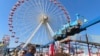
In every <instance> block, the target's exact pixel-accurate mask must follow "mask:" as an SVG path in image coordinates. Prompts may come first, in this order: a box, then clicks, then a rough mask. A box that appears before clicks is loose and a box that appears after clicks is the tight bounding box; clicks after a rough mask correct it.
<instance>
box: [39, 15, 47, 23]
mask: <svg viewBox="0 0 100 56" xmlns="http://www.w3.org/2000/svg"><path fill="white" fill-rule="evenodd" d="M40 19H41V21H42V22H43V23H47V22H48V16H46V15H42V16H41V17H40Z"/></svg>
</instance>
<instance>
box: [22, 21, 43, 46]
mask: <svg viewBox="0 0 100 56" xmlns="http://www.w3.org/2000/svg"><path fill="white" fill-rule="evenodd" d="M41 25H42V22H41V23H40V24H39V25H38V26H37V28H36V29H35V31H33V33H32V35H31V36H30V37H29V39H28V40H27V41H26V43H25V45H24V46H23V48H25V47H26V46H27V44H28V43H29V42H30V41H31V40H32V38H33V37H34V35H35V34H36V32H37V31H38V30H39V28H40V26H41Z"/></svg>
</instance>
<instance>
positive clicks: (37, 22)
mask: <svg viewBox="0 0 100 56" xmlns="http://www.w3.org/2000/svg"><path fill="white" fill-rule="evenodd" d="M99 22H100V17H98V18H96V19H93V20H91V21H88V22H82V21H81V18H80V15H78V14H77V20H76V21H75V22H71V21H70V16H69V13H68V12H67V10H66V9H65V8H64V7H63V6H62V4H61V3H60V2H58V1H57V0H19V1H18V2H17V3H16V4H15V5H14V6H13V8H12V10H11V13H10V16H9V24H8V25H9V31H10V32H11V33H12V37H14V38H16V43H18V39H20V38H21V37H23V38H26V37H27V38H28V39H27V41H26V42H25V45H24V46H23V48H24V47H26V46H27V44H28V43H30V42H31V41H32V39H33V38H35V37H36V36H35V35H37V33H39V36H38V37H42V38H43V37H44V35H45V37H46V38H47V37H48V39H49V40H48V41H49V42H47V43H45V44H42V46H40V47H41V48H42V47H45V46H48V45H49V44H52V43H54V42H55V41H61V40H63V39H68V40H69V36H73V35H75V34H77V33H80V32H82V31H85V30H86V29H87V28H88V27H90V26H92V25H94V24H96V23H99ZM65 23H67V24H65ZM61 26H63V27H62V28H61ZM58 30H59V31H58ZM42 31H45V32H46V33H44V34H43V32H42ZM41 32H42V33H41ZM25 34H27V35H28V36H26V35H25ZM16 36H18V37H19V38H18V37H16ZM29 36H30V37H29ZM49 37H50V38H49ZM39 40H40V39H39V38H38V41H39ZM44 41H45V40H44ZM70 41H73V40H71V39H70ZM75 41H77V42H82V43H87V44H88V47H89V44H91V45H98V46H100V44H95V43H91V42H88V39H87V42H84V41H79V40H75ZM37 44H39V43H37ZM89 52H90V51H89Z"/></svg>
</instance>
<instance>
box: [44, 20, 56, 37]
mask: <svg viewBox="0 0 100 56" xmlns="http://www.w3.org/2000/svg"><path fill="white" fill-rule="evenodd" d="M46 25H47V27H48V30H49V32H50V34H51V36H52V37H53V36H54V32H53V30H52V28H51V27H50V25H49V23H48V22H47V23H46Z"/></svg>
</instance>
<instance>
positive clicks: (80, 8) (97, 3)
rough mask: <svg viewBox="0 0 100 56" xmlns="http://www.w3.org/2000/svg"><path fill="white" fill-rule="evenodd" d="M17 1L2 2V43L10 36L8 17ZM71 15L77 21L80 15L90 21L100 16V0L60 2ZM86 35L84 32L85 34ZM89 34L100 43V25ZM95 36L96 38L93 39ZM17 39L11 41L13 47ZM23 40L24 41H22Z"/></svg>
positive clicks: (93, 27) (89, 31)
mask: <svg viewBox="0 0 100 56" xmlns="http://www.w3.org/2000/svg"><path fill="white" fill-rule="evenodd" d="M16 1H17V0H0V41H1V40H2V37H3V36H4V35H5V34H8V35H10V32H9V30H8V29H9V28H8V17H9V13H10V11H11V8H12V7H13V5H14V4H15V3H16ZM59 1H60V2H61V3H62V5H63V6H64V7H65V8H66V9H67V11H68V12H69V14H70V17H71V20H72V21H74V20H76V14H77V13H79V14H80V15H81V16H84V17H85V18H86V19H87V20H88V21H90V20H92V19H95V18H97V17H99V16H100V0H59ZM83 33H84V32H83ZM87 34H89V35H90V36H92V37H91V38H92V39H91V41H92V40H93V41H94V42H98V43H100V40H99V39H100V36H99V35H100V23H98V24H96V25H93V26H91V27H89V28H87ZM93 36H94V37H93ZM13 40H15V39H11V46H12V45H14V46H16V44H15V43H13V42H14V41H13ZM21 40H22V39H21Z"/></svg>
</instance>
